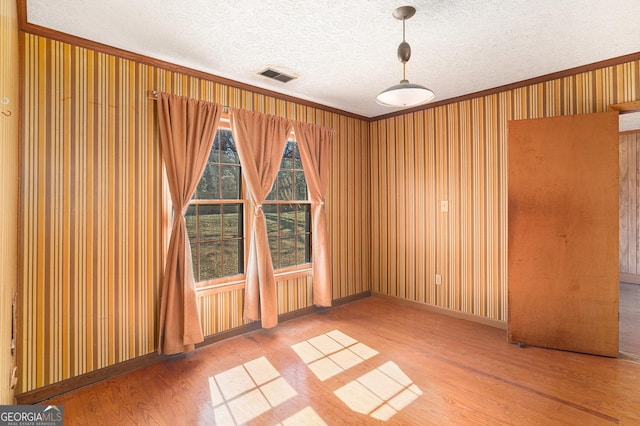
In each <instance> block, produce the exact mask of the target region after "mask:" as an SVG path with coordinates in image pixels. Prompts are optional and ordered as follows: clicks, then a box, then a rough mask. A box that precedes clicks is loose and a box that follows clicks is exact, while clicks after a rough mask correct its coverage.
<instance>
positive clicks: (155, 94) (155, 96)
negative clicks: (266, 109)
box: [147, 90, 336, 133]
mask: <svg viewBox="0 0 640 426" xmlns="http://www.w3.org/2000/svg"><path fill="white" fill-rule="evenodd" d="M147 97H148V98H149V99H152V100H154V101H156V100H158V91H157V90H149V91H148V92H147ZM222 108H224V109H229V107H228V106H227V105H222ZM310 124H312V123H310ZM316 126H317V125H316ZM319 127H324V126H319ZM328 129H331V130H332V131H333V133H335V132H336V129H334V128H333V127H328Z"/></svg>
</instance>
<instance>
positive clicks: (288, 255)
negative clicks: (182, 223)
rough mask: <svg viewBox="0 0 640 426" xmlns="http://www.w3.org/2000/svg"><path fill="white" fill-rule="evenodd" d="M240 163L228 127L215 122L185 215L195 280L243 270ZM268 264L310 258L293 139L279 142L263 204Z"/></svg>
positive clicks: (306, 208) (303, 185)
mask: <svg viewBox="0 0 640 426" xmlns="http://www.w3.org/2000/svg"><path fill="white" fill-rule="evenodd" d="M244 196H245V194H244V192H243V188H242V169H241V166H240V159H239V157H238V152H237V150H236V145H235V142H234V141H233V136H232V134H231V130H230V129H228V128H223V127H220V128H219V129H218V131H217V133H216V137H215V140H214V142H213V147H212V148H211V153H210V155H209V159H208V161H207V165H206V166H205V169H204V172H203V174H202V178H201V179H200V182H199V183H198V187H197V189H196V192H195V194H194V196H193V198H192V200H191V203H190V204H189V207H188V209H187V212H186V215H185V219H186V222H187V233H188V235H189V241H190V243H191V254H192V259H193V273H194V278H195V280H196V282H198V283H203V282H209V281H211V280H215V279H219V278H225V277H233V276H239V275H241V274H243V273H244V249H245V247H244V217H243V213H244ZM262 208H263V211H264V214H265V218H266V222H267V233H268V238H269V247H270V249H271V258H272V260H273V267H274V269H276V270H277V269H282V268H290V267H295V266H296V265H303V264H306V263H309V262H310V261H311V204H310V202H309V200H308V194H307V182H306V180H305V177H304V172H303V170H302V162H301V161H300V154H299V152H298V145H297V143H296V142H295V140H293V139H290V140H288V141H287V143H286V145H285V149H284V152H283V155H282V161H281V164H280V171H279V172H278V177H277V178H276V181H275V183H274V185H273V188H272V190H271V192H270V193H269V195H268V197H267V200H266V201H265V203H264V205H263V207H262Z"/></svg>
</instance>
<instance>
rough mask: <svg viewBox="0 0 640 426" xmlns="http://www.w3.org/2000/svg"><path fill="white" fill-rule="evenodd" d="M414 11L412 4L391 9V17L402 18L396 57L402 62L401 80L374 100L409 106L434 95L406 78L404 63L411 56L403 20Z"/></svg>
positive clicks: (384, 103)
mask: <svg viewBox="0 0 640 426" xmlns="http://www.w3.org/2000/svg"><path fill="white" fill-rule="evenodd" d="M415 13H416V9H415V8H414V7H413V6H402V7H399V8H397V9H396V10H394V11H393V17H394V18H396V19H399V20H402V43H400V45H399V46H398V59H399V60H400V62H402V80H400V84H396V85H395V86H391V87H389V88H388V89H387V90H384V91H382V92H380V93H379V94H378V96H377V97H376V102H378V103H379V104H380V105H384V106H390V107H410V106H415V105H420V104H423V103H426V102H429V101H430V100H432V99H433V98H434V97H435V96H436V95H435V93H433V92H432V91H431V90H429V89H427V88H426V87H424V86H420V85H419V84H413V83H409V80H407V78H406V70H405V68H406V64H407V62H409V58H411V46H409V43H407V42H406V40H405V28H404V27H405V22H404V21H406V20H407V19H409V18H411V17H412V16H413V15H414V14H415Z"/></svg>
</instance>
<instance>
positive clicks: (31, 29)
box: [16, 0, 640, 122]
mask: <svg viewBox="0 0 640 426" xmlns="http://www.w3.org/2000/svg"><path fill="white" fill-rule="evenodd" d="M16 1H17V5H18V26H19V29H20V31H22V32H25V33H30V34H34V35H38V36H42V37H46V38H49V39H52V40H57V41H61V42H63V43H68V44H71V45H74V46H78V47H83V48H86V49H91V50H96V51H99V52H102V53H106V54H109V55H113V56H116V57H119V58H123V59H128V60H131V61H135V62H139V63H143V64H146V65H151V66H154V67H158V68H162V69H166V70H168V71H172V72H177V73H181V74H185V75H187V76H192V77H197V78H202V79H205V80H209V81H213V82H214V83H220V84H224V85H226V86H229V87H233V88H236V89H241V90H247V91H250V92H253V93H257V94H262V95H265V96H270V97H273V98H275V99H279V100H283V101H288V102H293V103H296V104H299V105H304V106H308V107H311V108H316V109H320V110H323V111H327V112H332V113H336V114H340V115H343V116H346V117H351V118H355V119H357V120H362V121H367V122H375V121H379V120H384V119H387V118H392V117H397V116H401V115H406V114H411V113H414V112H418V111H423V110H427V109H431V108H436V107H439V106H444V105H448V104H452V103H456V102H462V101H466V100H469V99H474V98H480V97H483V96H488V95H493V94H496V93H500V92H504V91H507V90H513V89H519V88H521V87H525V86H530V85H534V84H538V83H543V82H545V81H550V80H555V79H558V78H564V77H569V76H572V75H576V74H580V73H583V72H589V71H593V70H596V69H599V68H606V67H610V66H615V65H620V64H623V63H626V62H631V61H638V60H640V52H636V53H631V54H628V55H623V56H618V57H616V58H611V59H607V60H604V61H599V62H594V63H592V64H587V65H582V66H579V67H575V68H570V69H568V70H564V71H558V72H555V73H551V74H546V75H543V76H539V77H534V78H530V79H527V80H522V81H519V82H515V83H510V84H506V85H503V86H498V87H494V88H491V89H487V90H482V91H479V92H474V93H469V94H466V95H462V96H458V97H455V98H449V99H443V100H442V101H439V102H434V103H430V104H427V105H419V106H417V107H414V108H409V109H405V110H402V111H395V112H391V113H389V114H383V115H378V116H375V117H365V116H362V115H358V114H354V113H351V112H348V111H344V110H341V109H338V108H333V107H329V106H327V105H322V104H318V103H315V102H311V101H307V100H304V99H300V98H296V97H293V96H289V95H284V94H282V93H278V92H274V91H271V90H267V89H262V88H260V87H257V86H252V85H250V84H245V83H240V82H238V81H235V80H231V79H228V78H224V77H219V76H217V75H214V74H209V73H206V72H203V71H198V70H194V69H192V68H188V67H184V66H181V65H176V64H172V63H170V62H166V61H162V60H160V59H155V58H152V57H149V56H144V55H141V54H137V53H132V52H129V51H127V50H123V49H119V48H116V47H112V46H108V45H105V44H102V43H98V42H95V41H91V40H87V39H84V38H81V37H76V36H73V35H70V34H66V33H63V32H60V31H56V30H52V29H50V28H46V27H42V26H39V25H35V24H31V23H29V22H28V20H27V0H16ZM638 102H640V101H638Z"/></svg>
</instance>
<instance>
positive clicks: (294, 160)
mask: <svg viewBox="0 0 640 426" xmlns="http://www.w3.org/2000/svg"><path fill="white" fill-rule="evenodd" d="M308 198H309V197H308V194H307V181H306V180H305V177H304V171H303V170H302V161H300V153H299V151H298V144H297V143H296V141H295V140H293V139H289V140H288V141H287V143H286V145H285V148H284V152H283V155H282V162H281V163H280V171H279V172H278V177H277V179H276V182H275V184H274V186H273V188H272V189H271V192H270V193H269V195H268V196H267V200H266V201H265V203H264V205H263V207H262V209H263V211H264V214H265V218H266V220H267V235H268V237H269V248H270V249H271V258H272V260H273V267H274V269H280V268H287V267H290V266H295V265H300V264H304V263H309V262H310V261H311V204H310V203H309V200H308Z"/></svg>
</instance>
